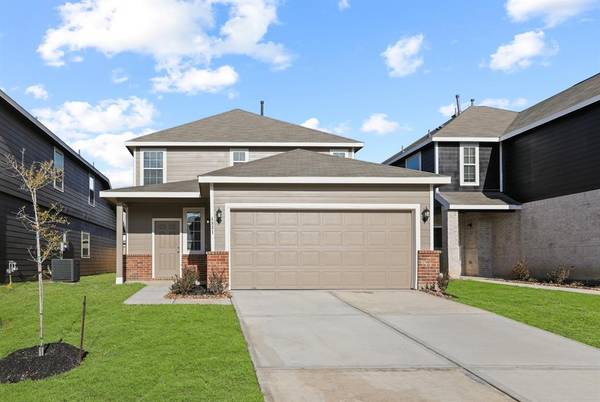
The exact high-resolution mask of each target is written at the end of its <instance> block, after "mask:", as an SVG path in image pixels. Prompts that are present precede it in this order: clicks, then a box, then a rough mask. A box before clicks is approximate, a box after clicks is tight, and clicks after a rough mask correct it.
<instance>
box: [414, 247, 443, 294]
mask: <svg viewBox="0 0 600 402" xmlns="http://www.w3.org/2000/svg"><path fill="white" fill-rule="evenodd" d="M417 257H418V258H417V259H418V261H417V287H418V288H422V287H425V286H427V285H432V284H434V283H436V282H437V278H438V275H439V273H440V252H439V251H438V250H419V252H418V253H417Z"/></svg>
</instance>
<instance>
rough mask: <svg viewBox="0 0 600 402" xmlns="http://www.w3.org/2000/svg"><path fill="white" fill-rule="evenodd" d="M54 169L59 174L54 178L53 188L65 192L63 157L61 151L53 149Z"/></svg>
mask: <svg viewBox="0 0 600 402" xmlns="http://www.w3.org/2000/svg"><path fill="white" fill-rule="evenodd" d="M53 165H54V169H56V170H57V171H58V172H59V174H58V176H57V177H55V178H54V188H55V189H57V190H60V191H64V190H65V156H64V155H63V153H62V151H59V150H58V149H56V148H54V159H53Z"/></svg>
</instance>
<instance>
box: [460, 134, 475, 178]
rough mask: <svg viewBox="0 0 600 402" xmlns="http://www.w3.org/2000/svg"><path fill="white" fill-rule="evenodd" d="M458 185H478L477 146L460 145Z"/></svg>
mask: <svg viewBox="0 0 600 402" xmlns="http://www.w3.org/2000/svg"><path fill="white" fill-rule="evenodd" d="M460 185H461V186H478V185H479V145H477V144H460Z"/></svg>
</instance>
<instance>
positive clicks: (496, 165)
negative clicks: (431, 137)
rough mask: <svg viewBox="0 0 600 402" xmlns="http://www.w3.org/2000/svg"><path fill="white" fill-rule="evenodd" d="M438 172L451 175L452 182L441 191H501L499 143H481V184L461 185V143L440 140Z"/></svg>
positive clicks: (441, 188)
mask: <svg viewBox="0 0 600 402" xmlns="http://www.w3.org/2000/svg"><path fill="white" fill-rule="evenodd" d="M437 144H438V159H439V160H438V173H439V174H441V175H445V176H450V177H451V178H452V182H451V183H450V184H444V185H443V186H440V191H484V190H485V191H499V190H500V151H499V145H498V143H490V142H480V143H479V185H478V186H461V185H460V143H458V142H438V143H437Z"/></svg>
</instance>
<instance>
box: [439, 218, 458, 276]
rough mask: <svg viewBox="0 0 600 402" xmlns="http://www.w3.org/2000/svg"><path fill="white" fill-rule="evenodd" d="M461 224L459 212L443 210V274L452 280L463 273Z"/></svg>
mask: <svg viewBox="0 0 600 402" xmlns="http://www.w3.org/2000/svg"><path fill="white" fill-rule="evenodd" d="M459 223H460V222H459V212H458V211H450V210H448V209H446V208H443V209H442V250H443V254H442V260H443V261H442V272H445V273H447V274H448V276H449V277H450V278H458V277H460V275H461V273H462V264H461V258H460V239H459V236H460V226H459Z"/></svg>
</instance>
